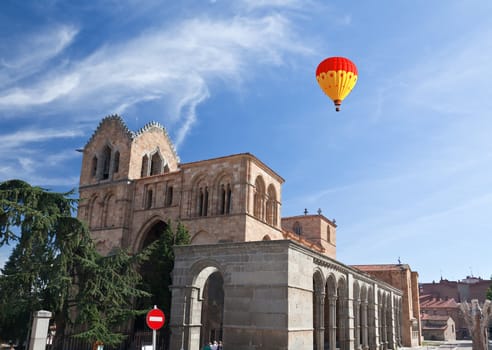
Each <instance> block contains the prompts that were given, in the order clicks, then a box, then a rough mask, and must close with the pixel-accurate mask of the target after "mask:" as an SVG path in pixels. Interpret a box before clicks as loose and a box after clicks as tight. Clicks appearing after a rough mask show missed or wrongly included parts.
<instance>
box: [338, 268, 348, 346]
mask: <svg viewBox="0 0 492 350" xmlns="http://www.w3.org/2000/svg"><path fill="white" fill-rule="evenodd" d="M348 288H349V286H348V283H347V280H346V279H345V276H340V277H339V279H338V283H337V307H336V310H337V314H336V315H337V316H336V318H337V345H338V346H337V348H339V349H341V350H347V349H348V347H349V339H350V335H349V331H350V326H349V324H348V320H349V318H348V310H349V304H348V302H349V297H348Z"/></svg>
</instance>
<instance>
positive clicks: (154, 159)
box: [150, 148, 166, 176]
mask: <svg viewBox="0 0 492 350" xmlns="http://www.w3.org/2000/svg"><path fill="white" fill-rule="evenodd" d="M164 164H166V161H165V159H164V157H163V156H162V154H161V151H160V150H159V148H157V149H156V150H155V151H154V152H152V153H150V176H152V175H159V174H162V173H163V171H164Z"/></svg>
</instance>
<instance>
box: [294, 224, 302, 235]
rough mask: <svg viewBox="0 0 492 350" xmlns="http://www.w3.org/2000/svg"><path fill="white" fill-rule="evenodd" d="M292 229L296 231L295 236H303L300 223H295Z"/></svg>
mask: <svg viewBox="0 0 492 350" xmlns="http://www.w3.org/2000/svg"><path fill="white" fill-rule="evenodd" d="M292 229H293V230H294V233H295V234H297V235H299V236H300V235H302V226H301V224H300V223H299V221H296V222H294V226H293V227H292Z"/></svg>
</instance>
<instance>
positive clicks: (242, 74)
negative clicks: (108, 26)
mask: <svg viewBox="0 0 492 350" xmlns="http://www.w3.org/2000/svg"><path fill="white" fill-rule="evenodd" d="M290 26H291V24H290V23H289V21H288V20H287V18H286V17H283V16H281V15H269V16H263V17H261V18H253V17H234V18H231V19H221V20H213V19H210V18H208V17H202V18H195V19H191V20H187V21H183V22H180V23H176V24H175V25H174V26H173V27H170V28H164V29H161V30H152V31H147V32H145V33H144V34H142V35H140V36H139V37H135V38H133V39H129V40H127V41H126V42H125V43H122V44H107V45H106V46H104V47H102V48H100V49H99V50H97V51H95V52H94V53H93V54H92V55H91V56H89V57H87V58H85V59H84V60H82V61H79V62H72V63H71V64H70V66H63V67H61V68H52V70H47V71H46V72H43V74H41V78H40V79H39V81H37V82H33V83H31V84H29V85H25V86H17V87H16V88H15V89H7V90H5V89H4V90H3V91H2V90H0V110H5V111H7V110H9V111H23V110H28V109H33V108H34V109H35V108H37V107H43V108H46V107H49V108H51V109H53V110H55V109H56V111H57V112H59V113H60V112H61V113H65V112H66V114H68V112H70V114H72V115H74V114H78V115H80V114H85V115H87V114H91V112H92V111H94V110H96V111H98V114H95V115H94V118H100V117H101V114H102V115H104V114H108V113H112V112H114V111H119V112H121V111H125V110H127V109H128V108H131V106H132V105H136V104H138V103H141V102H144V101H150V100H165V101H166V103H165V107H166V111H165V113H166V114H167V118H168V120H170V121H172V122H174V123H176V127H177V130H176V135H178V137H177V138H178V142H177V143H181V142H182V141H183V140H184V139H185V138H186V135H187V133H188V132H189V130H190V128H191V126H192V125H193V123H194V121H195V119H196V108H197V106H198V105H199V104H200V103H201V102H203V101H204V100H206V99H207V98H208V97H209V95H210V93H211V92H210V86H211V84H212V82H214V81H217V82H219V83H220V82H225V83H226V84H227V85H230V86H237V85H238V84H241V83H242V82H244V81H247V80H248V79H250V77H251V76H252V75H254V74H255V70H256V69H257V68H258V63H260V65H273V66H280V65H284V64H286V62H285V55H286V54H287V53H293V54H297V55H307V54H310V53H311V49H309V46H308V43H306V42H305V41H301V40H299V39H298V38H296V37H295V35H294V34H293V33H292V32H291V29H290ZM73 36H74V34H73V32H69V33H67V34H66V35H65V40H61V39H60V40H59V42H60V43H61V42H63V43H68V42H69V41H70V40H71V39H72V38H73ZM62 46H63V45H61V44H59V45H58V46H57V47H62ZM54 51H56V52H59V49H58V50H54ZM163 105H164V103H163ZM74 111H76V112H77V113H74Z"/></svg>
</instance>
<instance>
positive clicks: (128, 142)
mask: <svg viewBox="0 0 492 350" xmlns="http://www.w3.org/2000/svg"><path fill="white" fill-rule="evenodd" d="M178 164H179V159H178V156H177V154H176V152H175V150H174V147H173V145H172V143H171V142H170V140H169V137H168V135H167V133H166V131H165V129H164V128H163V127H162V126H161V125H160V124H158V123H155V122H153V123H149V124H147V125H146V126H144V127H143V128H142V129H140V130H139V131H137V132H132V131H130V130H129V129H128V127H127V126H126V125H125V122H124V121H123V119H122V118H121V117H120V116H118V115H111V116H108V117H105V118H104V119H103V120H102V121H101V122H100V124H99V126H98V127H97V129H96V131H95V132H94V133H93V135H92V136H91V138H90V139H89V141H88V142H87V144H86V145H85V147H84V149H83V158H82V168H81V174H80V183H79V195H80V203H79V210H78V218H79V219H81V220H82V221H85V222H86V223H87V225H88V226H89V229H90V231H91V235H92V238H93V239H94V241H95V243H96V247H97V248H98V250H99V251H100V252H103V253H109V252H110V251H111V249H113V248H115V247H122V246H123V245H124V242H125V239H124V238H125V237H126V236H127V235H129V234H130V227H131V221H132V216H133V212H132V210H133V201H134V191H135V186H136V181H138V180H139V179H140V178H142V177H147V176H152V175H157V174H161V173H164V172H168V171H174V170H177V168H178Z"/></svg>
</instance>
